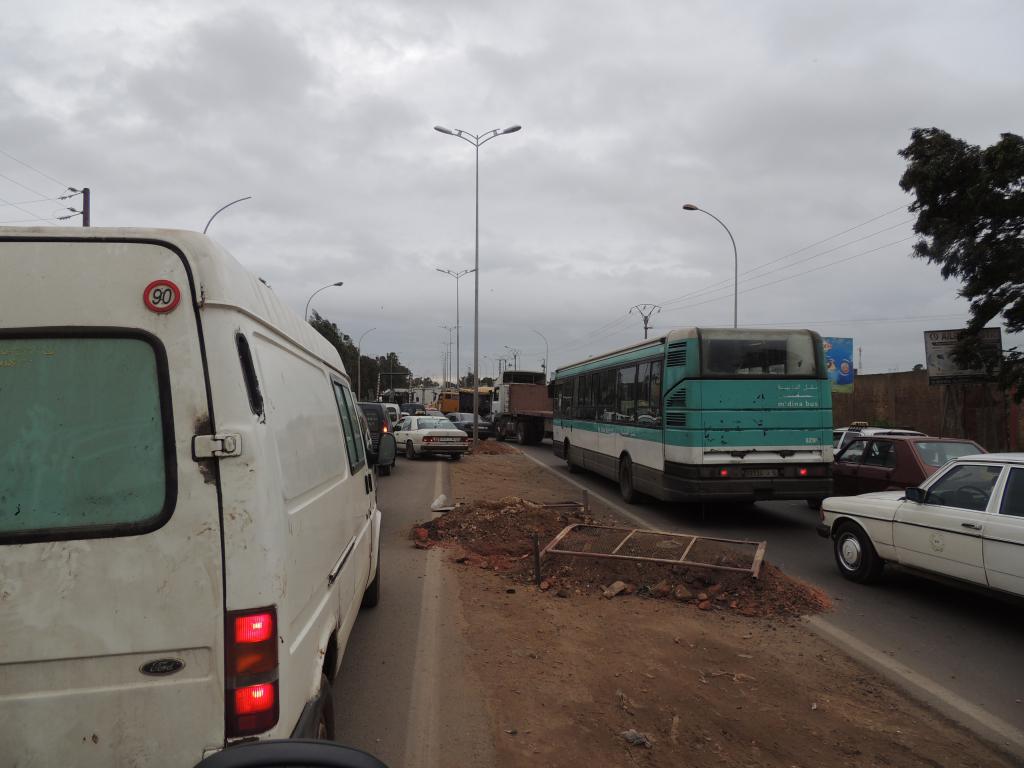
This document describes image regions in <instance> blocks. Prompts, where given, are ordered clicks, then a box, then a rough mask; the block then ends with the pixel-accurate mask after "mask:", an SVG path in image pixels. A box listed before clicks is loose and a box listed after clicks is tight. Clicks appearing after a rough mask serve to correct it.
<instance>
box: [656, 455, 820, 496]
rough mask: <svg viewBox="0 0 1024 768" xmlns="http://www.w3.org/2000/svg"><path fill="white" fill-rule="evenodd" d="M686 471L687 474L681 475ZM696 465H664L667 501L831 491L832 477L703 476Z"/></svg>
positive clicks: (808, 494) (805, 494) (793, 494)
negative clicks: (699, 474) (697, 470)
mask: <svg viewBox="0 0 1024 768" xmlns="http://www.w3.org/2000/svg"><path fill="white" fill-rule="evenodd" d="M684 473H685V474H686V475H690V476H684ZM695 475H696V467H684V466H679V465H676V466H672V467H671V468H670V465H669V464H666V466H665V474H664V475H663V480H662V482H663V489H664V498H665V499H667V500H668V501H682V502H686V501H773V500H778V501H785V500H789V499H823V498H825V497H827V496H831V495H832V478H831V477H806V478H805V477H774V478H762V477H759V478H750V477H740V478H720V477H712V478H702V477H696V476H695Z"/></svg>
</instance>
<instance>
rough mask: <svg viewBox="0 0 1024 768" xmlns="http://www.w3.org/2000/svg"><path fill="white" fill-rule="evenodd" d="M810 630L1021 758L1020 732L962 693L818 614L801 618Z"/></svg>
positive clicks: (1023, 741) (1022, 736) (1022, 740)
mask: <svg viewBox="0 0 1024 768" xmlns="http://www.w3.org/2000/svg"><path fill="white" fill-rule="evenodd" d="M805 621H806V622H807V624H808V625H809V626H810V627H811V629H812V630H814V631H815V632H817V633H818V634H819V635H821V636H822V637H824V638H825V639H826V640H829V641H830V642H832V644H833V645H836V646H838V647H840V648H842V649H843V650H845V651H846V652H847V653H848V654H849V655H851V656H853V657H854V658H856V659H859V660H860V661H861V662H863V663H865V664H867V665H868V666H869V667H872V668H873V669H875V671H877V672H880V673H881V674H882V675H883V676H884V677H888V678H889V679H890V680H892V681H894V682H895V683H896V684H897V685H899V686H901V687H902V688H903V689H904V690H905V691H907V693H909V694H910V695H912V696H913V697H914V698H916V699H919V700H921V701H924V702H925V703H926V704H929V705H930V706H932V707H934V708H935V709H937V710H939V711H940V712H942V713H943V714H944V715H946V716H947V717H949V718H951V719H952V720H954V721H956V722H957V723H959V724H960V725H962V726H964V727H965V728H967V729H968V730H971V731H973V732H974V733H976V734H978V735H979V736H981V737H982V738H984V739H987V740H989V741H992V742H995V743H996V744H997V745H998V746H1001V747H1002V748H1003V749H1005V750H1007V751H1009V752H1012V753H1013V754H1014V755H1015V756H1016V757H1018V758H1024V732H1022V731H1020V730H1018V729H1017V728H1014V727H1013V726H1012V725H1010V724H1009V723H1007V722H1006V721H1005V720H1001V719H1000V718H998V717H996V716H995V715H992V714H990V713H989V712H986V711H985V710H984V709H982V708H981V707H979V706H977V705H976V704H972V703H971V702H969V701H967V699H965V698H963V697H962V696H960V695H958V694H956V693H953V691H951V690H949V689H948V688H946V687H944V686H942V685H939V684H938V683H936V682H935V681H934V680H932V679H930V678H928V677H925V676H924V675H922V674H920V673H918V672H915V671H914V670H912V669H911V668H910V667H908V666H906V665H905V664H901V663H900V662H898V661H896V659H894V658H892V657H891V656H889V655H888V654H886V653H883V652H882V651H879V650H876V649H875V648H872V647H871V646H870V645H868V644H867V643H865V642H863V641H861V640H858V639H857V638H856V637H854V636H853V635H851V634H849V633H848V632H844V631H843V630H841V629H839V627H837V626H835V625H834V624H832V623H831V622H829V621H826V620H825V619H823V618H821V617H820V616H811V617H808V618H807V619H805Z"/></svg>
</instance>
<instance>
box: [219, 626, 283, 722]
mask: <svg viewBox="0 0 1024 768" xmlns="http://www.w3.org/2000/svg"><path fill="white" fill-rule="evenodd" d="M277 646H278V642H277V610H276V609H275V608H274V606H270V607H268V608H256V609H253V610H247V611H229V612H228V614H227V616H226V617H225V622H224V710H225V711H224V715H225V718H224V719H225V732H226V734H227V736H228V738H237V737H239V736H252V735H254V734H257V733H263V732H264V731H267V730H270V729H271V728H273V727H274V726H275V725H276V724H277V720H278V709H279V707H278V700H277V699H278V696H277V693H278V683H277V674H278V659H277Z"/></svg>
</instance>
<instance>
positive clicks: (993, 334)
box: [924, 328, 1003, 384]
mask: <svg viewBox="0 0 1024 768" xmlns="http://www.w3.org/2000/svg"><path fill="white" fill-rule="evenodd" d="M966 333H967V331H966V329H963V328H959V329H956V330H952V331H925V332H924V359H925V363H926V365H927V367H928V383H929V384H946V383H948V382H950V381H964V380H969V379H985V378H988V377H987V375H986V373H985V370H984V369H982V368H971V369H969V368H963V367H961V366H960V364H959V363H957V361H956V359H954V357H953V349H954V348H955V347H956V345H957V342H959V341H960V339H961V338H962V337H963V336H964V334H966ZM978 336H979V338H980V339H981V344H982V347H984V348H985V349H986V350H991V351H992V352H994V353H997V354H999V355H1002V352H1003V337H1002V331H1001V330H1000V329H999V328H982V329H981V333H980V334H979V335H978Z"/></svg>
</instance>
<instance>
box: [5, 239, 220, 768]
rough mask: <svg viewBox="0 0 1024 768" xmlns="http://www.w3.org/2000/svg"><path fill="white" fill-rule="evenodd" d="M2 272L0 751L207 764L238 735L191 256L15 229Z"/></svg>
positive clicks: (59, 758) (31, 759) (106, 762)
mask: <svg viewBox="0 0 1024 768" xmlns="http://www.w3.org/2000/svg"><path fill="white" fill-rule="evenodd" d="M0 274H2V275H3V276H4V277H3V280H2V281H0V307H3V312H2V314H0V323H2V325H0V393H2V394H0V425H2V426H0V429H2V434H3V440H0V743H2V744H3V745H4V747H3V759H2V762H3V763H5V764H10V765H18V766H55V765H75V766H113V765H147V766H157V765H159V766H162V765H167V766H175V767H176V768H180V767H181V766H186V765H194V764H195V763H196V762H197V761H198V760H199V759H200V758H201V757H202V755H203V750H204V748H205V747H213V746H217V745H222V744H223V734H224V693H223V690H224V686H223V671H222V669H223V661H222V655H223V653H222V650H221V649H222V636H223V604H224V601H223V581H222V578H223V577H222V573H223V568H222V560H221V534H220V523H219V511H218V498H217V484H216V469H215V468H213V467H210V466H209V462H204V463H203V464H202V465H201V464H200V463H197V462H196V461H194V460H193V457H192V437H193V435H194V434H196V433H204V432H208V431H209V429H208V426H209V424H210V417H211V413H210V407H209V402H208V398H207V386H206V376H205V368H204V360H203V354H202V349H201V344H200V328H199V327H198V320H197V313H196V309H195V306H196V305H195V299H194V296H195V289H194V286H193V285H192V283H191V272H190V269H189V267H188V265H187V263H186V261H185V259H184V257H183V256H182V255H181V253H180V252H178V251H177V250H176V249H174V248H173V247H171V246H168V245H164V244H161V243H158V242H131V241H124V240H120V239H112V238H110V237H107V238H97V239H95V240H88V239H71V238H68V239H66V240H58V239H40V238H39V236H26V237H23V238H14V237H10V236H5V237H0Z"/></svg>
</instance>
